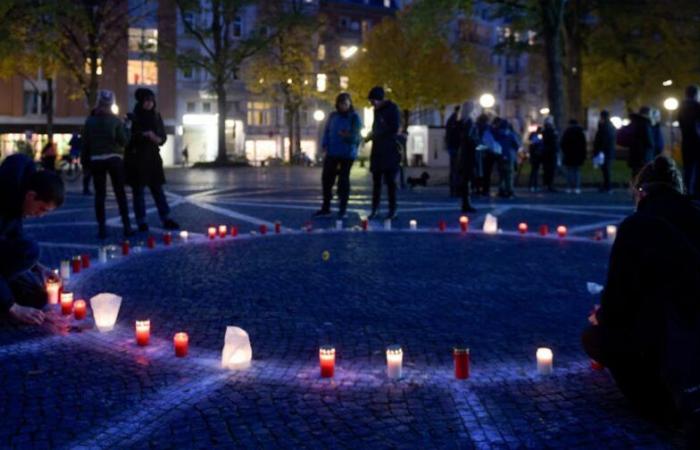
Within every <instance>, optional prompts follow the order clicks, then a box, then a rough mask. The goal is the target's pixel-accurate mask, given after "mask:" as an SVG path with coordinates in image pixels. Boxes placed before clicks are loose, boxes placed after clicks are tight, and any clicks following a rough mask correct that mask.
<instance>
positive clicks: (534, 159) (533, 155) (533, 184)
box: [528, 127, 544, 192]
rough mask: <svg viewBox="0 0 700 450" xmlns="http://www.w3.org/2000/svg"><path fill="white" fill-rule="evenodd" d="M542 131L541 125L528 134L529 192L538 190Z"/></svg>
mask: <svg viewBox="0 0 700 450" xmlns="http://www.w3.org/2000/svg"><path fill="white" fill-rule="evenodd" d="M543 132H544V130H543V129H542V127H537V130H536V131H533V132H532V133H530V136H528V142H529V148H528V153H529V154H530V182H529V188H530V192H537V191H538V190H539V187H538V184H539V183H538V181H539V177H540V166H541V165H542V154H543V152H544V143H543V142H542V133H543Z"/></svg>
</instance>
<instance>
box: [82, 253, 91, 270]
mask: <svg viewBox="0 0 700 450" xmlns="http://www.w3.org/2000/svg"><path fill="white" fill-rule="evenodd" d="M80 261H81V262H82V264H83V269H87V268H88V267H90V255H88V254H87V253H83V254H82V255H80Z"/></svg>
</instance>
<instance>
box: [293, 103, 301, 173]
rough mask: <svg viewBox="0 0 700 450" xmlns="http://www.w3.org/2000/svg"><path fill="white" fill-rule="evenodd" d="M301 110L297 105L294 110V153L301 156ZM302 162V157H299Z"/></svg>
mask: <svg viewBox="0 0 700 450" xmlns="http://www.w3.org/2000/svg"><path fill="white" fill-rule="evenodd" d="M300 153H301V111H300V108H299V107H297V108H296V110H295V111H294V155H296V156H297V157H298V156H301V155H300ZM297 160H298V161H300V162H301V159H300V158H297Z"/></svg>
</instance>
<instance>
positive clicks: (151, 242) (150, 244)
mask: <svg viewBox="0 0 700 450" xmlns="http://www.w3.org/2000/svg"><path fill="white" fill-rule="evenodd" d="M155 246H156V238H154V237H153V236H148V239H147V240H146V247H148V248H155Z"/></svg>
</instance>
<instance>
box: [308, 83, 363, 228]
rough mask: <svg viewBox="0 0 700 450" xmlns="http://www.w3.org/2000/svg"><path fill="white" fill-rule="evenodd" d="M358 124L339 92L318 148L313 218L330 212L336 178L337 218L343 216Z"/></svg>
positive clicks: (347, 99) (346, 98)
mask: <svg viewBox="0 0 700 450" xmlns="http://www.w3.org/2000/svg"><path fill="white" fill-rule="evenodd" d="M361 129H362V121H361V120H360V116H359V115H358V114H357V113H356V112H355V109H354V108H353V106H352V99H351V98H350V94H347V93H345V92H343V93H341V94H339V95H338V97H336V99H335V111H334V112H333V113H331V115H330V117H328V121H327V122H326V126H325V128H324V130H323V140H322V142H321V148H322V150H323V153H324V154H325V157H324V158H323V172H322V174H321V182H322V184H323V205H321V209H320V210H318V211H317V212H316V213H315V214H314V216H315V217H322V216H327V215H329V214H330V213H331V199H332V197H333V184H335V180H336V178H337V179H338V203H339V207H338V218H339V219H344V218H345V216H346V214H347V208H348V199H349V198H350V169H352V165H353V163H354V162H355V159H357V149H358V147H359V144H360V139H361V137H360V130H361Z"/></svg>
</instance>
